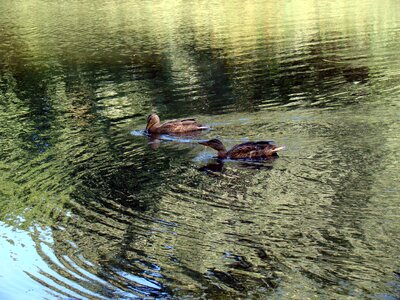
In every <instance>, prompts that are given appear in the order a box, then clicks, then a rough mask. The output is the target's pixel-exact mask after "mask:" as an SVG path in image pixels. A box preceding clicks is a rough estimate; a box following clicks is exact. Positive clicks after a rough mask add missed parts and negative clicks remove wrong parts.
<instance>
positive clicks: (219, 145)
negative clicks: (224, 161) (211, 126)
mask: <svg viewBox="0 0 400 300" xmlns="http://www.w3.org/2000/svg"><path fill="white" fill-rule="evenodd" d="M199 144H200V145H204V146H208V147H211V148H213V149H215V150H217V151H218V152H220V151H226V149H225V146H224V144H222V142H221V141H220V140H219V139H212V140H209V141H205V142H199Z"/></svg>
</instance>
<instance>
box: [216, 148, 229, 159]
mask: <svg viewBox="0 0 400 300" xmlns="http://www.w3.org/2000/svg"><path fill="white" fill-rule="evenodd" d="M227 154H228V151H226V150H218V154H217V156H218V158H226V156H227Z"/></svg>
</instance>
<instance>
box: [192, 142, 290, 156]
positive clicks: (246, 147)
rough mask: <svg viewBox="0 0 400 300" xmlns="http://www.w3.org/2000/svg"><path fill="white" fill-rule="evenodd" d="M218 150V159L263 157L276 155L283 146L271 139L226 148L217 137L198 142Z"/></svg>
mask: <svg viewBox="0 0 400 300" xmlns="http://www.w3.org/2000/svg"><path fill="white" fill-rule="evenodd" d="M199 144H201V145H204V146H208V147H211V148H213V149H215V150H217V151H218V154H217V155H218V158H219V159H226V158H229V159H265V158H270V157H274V156H275V157H276V156H278V153H277V152H278V151H280V150H283V149H285V146H277V145H276V144H275V142H273V141H257V142H246V143H243V144H239V145H236V146H233V147H232V148H231V149H230V150H226V148H225V146H224V144H223V143H222V142H221V141H220V140H218V139H211V140H208V141H202V142H199Z"/></svg>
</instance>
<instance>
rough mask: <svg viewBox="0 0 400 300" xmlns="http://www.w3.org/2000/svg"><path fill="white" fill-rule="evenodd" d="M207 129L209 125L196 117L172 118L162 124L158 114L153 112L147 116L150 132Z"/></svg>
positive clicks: (179, 131)
mask: <svg viewBox="0 0 400 300" xmlns="http://www.w3.org/2000/svg"><path fill="white" fill-rule="evenodd" d="M205 129H208V127H206V126H203V125H201V124H199V123H197V122H196V120H195V119H184V120H172V121H168V122H165V123H163V124H161V123H160V117H159V116H158V115H157V114H155V113H152V114H150V115H148V117H147V126H146V131H147V132H148V133H183V132H190V131H197V130H205Z"/></svg>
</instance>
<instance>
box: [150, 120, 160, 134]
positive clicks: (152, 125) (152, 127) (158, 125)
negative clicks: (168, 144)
mask: <svg viewBox="0 0 400 300" xmlns="http://www.w3.org/2000/svg"><path fill="white" fill-rule="evenodd" d="M159 127H160V123H159V122H158V123H153V124H151V125H150V127H148V128H147V131H148V132H155V131H156V130H157V129H158V128H159Z"/></svg>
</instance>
